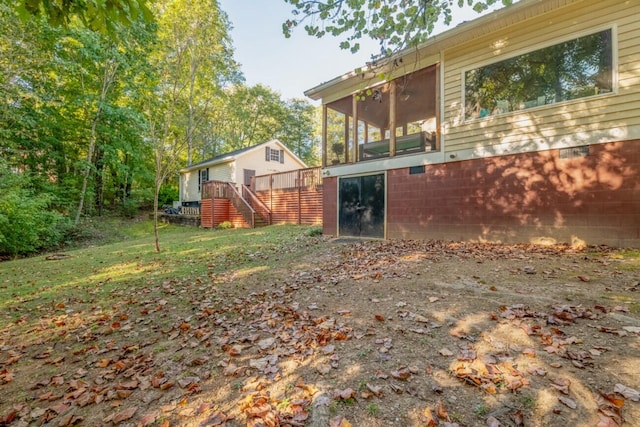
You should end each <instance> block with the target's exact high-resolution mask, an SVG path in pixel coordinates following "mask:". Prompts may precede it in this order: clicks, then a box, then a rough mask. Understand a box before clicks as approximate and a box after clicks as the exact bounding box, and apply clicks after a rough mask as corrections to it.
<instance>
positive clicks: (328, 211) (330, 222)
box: [322, 177, 338, 236]
mask: <svg viewBox="0 0 640 427" xmlns="http://www.w3.org/2000/svg"><path fill="white" fill-rule="evenodd" d="M337 203H338V179H337V178H335V177H331V178H323V180H322V233H323V234H326V235H329V236H335V235H336V233H337V229H338V218H337V213H338V206H337Z"/></svg>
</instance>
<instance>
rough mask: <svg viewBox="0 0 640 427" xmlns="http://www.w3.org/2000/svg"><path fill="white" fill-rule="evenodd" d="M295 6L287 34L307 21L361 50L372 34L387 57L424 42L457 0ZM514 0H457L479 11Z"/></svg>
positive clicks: (319, 1)
mask: <svg viewBox="0 0 640 427" xmlns="http://www.w3.org/2000/svg"><path fill="white" fill-rule="evenodd" d="M284 1H285V2H286V3H289V4H291V6H293V10H292V12H291V13H292V15H293V18H292V19H289V20H287V21H286V22H285V23H284V24H282V30H283V33H284V35H285V36H286V37H290V36H291V33H292V31H293V29H294V28H296V27H297V26H298V25H301V24H304V29H305V31H306V32H307V33H308V34H309V35H311V36H315V37H323V36H324V35H326V34H331V35H333V36H337V37H340V36H344V35H345V34H346V38H345V39H344V40H343V41H342V42H341V43H340V47H341V48H342V49H349V50H351V51H352V52H357V51H358V50H359V49H360V44H359V43H358V40H360V39H362V38H363V37H370V38H371V39H373V40H377V41H378V42H379V43H380V53H379V54H378V55H374V57H375V58H380V57H387V56H390V55H392V54H393V53H395V52H398V51H400V50H402V49H405V48H407V47H413V46H417V45H419V44H420V43H422V42H424V41H425V40H426V39H427V37H428V36H429V35H430V34H431V33H432V32H433V30H434V26H435V24H436V23H437V22H439V21H440V20H442V21H444V22H445V23H446V24H449V23H450V22H451V19H452V16H453V14H454V10H453V7H452V6H453V5H454V3H455V1H454V0H284ZM498 2H502V4H504V5H508V4H510V3H511V2H512V0H457V4H458V6H459V7H462V6H463V5H464V4H465V3H466V4H467V5H469V6H472V7H473V9H474V10H475V11H476V12H479V13H480V12H483V11H485V10H487V9H488V8H489V6H491V5H493V4H495V3H498Z"/></svg>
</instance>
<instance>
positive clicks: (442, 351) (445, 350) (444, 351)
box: [438, 347, 453, 357]
mask: <svg viewBox="0 0 640 427" xmlns="http://www.w3.org/2000/svg"><path fill="white" fill-rule="evenodd" d="M438 353H440V354H441V355H442V356H445V357H449V356H453V352H452V351H451V350H449V349H448V348H445V347H442V348H441V349H440V350H439V351H438Z"/></svg>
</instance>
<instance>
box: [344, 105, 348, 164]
mask: <svg viewBox="0 0 640 427" xmlns="http://www.w3.org/2000/svg"><path fill="white" fill-rule="evenodd" d="M343 144H344V162H345V163H349V116H347V115H346V114H345V115H344V141H343Z"/></svg>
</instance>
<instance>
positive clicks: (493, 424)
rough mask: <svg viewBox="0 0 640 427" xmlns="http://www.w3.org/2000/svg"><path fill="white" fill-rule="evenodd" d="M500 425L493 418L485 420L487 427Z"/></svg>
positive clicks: (498, 426)
mask: <svg viewBox="0 0 640 427" xmlns="http://www.w3.org/2000/svg"><path fill="white" fill-rule="evenodd" d="M501 425H502V424H501V423H500V421H498V419H497V418H495V417H489V418H487V427H500V426H501Z"/></svg>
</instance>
